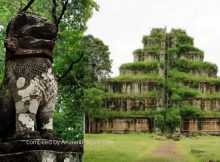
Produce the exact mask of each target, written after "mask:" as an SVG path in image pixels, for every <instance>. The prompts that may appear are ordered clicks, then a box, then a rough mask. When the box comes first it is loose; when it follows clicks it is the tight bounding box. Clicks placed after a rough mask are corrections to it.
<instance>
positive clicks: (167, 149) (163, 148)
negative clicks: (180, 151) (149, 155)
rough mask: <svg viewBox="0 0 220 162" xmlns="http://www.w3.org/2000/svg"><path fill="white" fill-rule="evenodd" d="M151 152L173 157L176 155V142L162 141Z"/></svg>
mask: <svg viewBox="0 0 220 162" xmlns="http://www.w3.org/2000/svg"><path fill="white" fill-rule="evenodd" d="M153 154H154V155H156V156H160V157H175V156H178V155H177V153H176V144H175V143H173V142H166V143H163V144H161V145H159V146H157V148H156V149H155V150H154V151H153Z"/></svg>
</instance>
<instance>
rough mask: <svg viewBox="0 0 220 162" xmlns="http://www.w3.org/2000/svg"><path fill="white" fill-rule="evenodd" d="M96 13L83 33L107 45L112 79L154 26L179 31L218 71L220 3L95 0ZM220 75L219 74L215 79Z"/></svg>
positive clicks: (209, 0)
mask: <svg viewBox="0 0 220 162" xmlns="http://www.w3.org/2000/svg"><path fill="white" fill-rule="evenodd" d="M96 2H97V3H98V5H99V11H98V12H94V14H93V16H92V18H91V19H90V20H89V22H88V24H87V25H88V30H87V32H86V34H92V35H94V36H95V37H97V38H100V39H101V40H102V41H103V42H104V43H105V44H106V45H108V46H109V50H110V52H111V55H110V58H111V59H112V60H113V62H112V74H111V76H118V75H119V70H118V68H119V67H120V65H121V64H123V63H128V62H133V54H132V52H133V51H134V50H135V49H138V48H142V47H143V44H142V42H141V41H142V38H143V36H144V35H147V34H149V33H150V30H151V29H152V28H155V27H161V28H164V27H165V26H166V27H167V30H168V31H170V30H171V29H172V28H181V29H184V30H186V32H187V33H188V34H189V35H190V36H192V37H193V38H194V44H195V46H196V47H198V48H199V49H201V50H203V51H204V52H205V57H204V61H208V62H212V63H215V64H217V66H218V68H219V69H220V57H219V56H220V0H96ZM219 75H220V72H218V76H219Z"/></svg>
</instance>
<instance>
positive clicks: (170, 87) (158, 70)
mask: <svg viewBox="0 0 220 162" xmlns="http://www.w3.org/2000/svg"><path fill="white" fill-rule="evenodd" d="M142 42H143V48H142V49H137V50H135V51H134V52H133V54H134V57H135V59H134V60H135V62H133V63H126V64H123V65H122V66H121V67H120V76H118V77H114V78H111V79H110V81H109V82H108V84H109V85H111V86H110V88H109V91H110V92H108V93H107V94H106V100H107V101H109V102H110V103H111V102H112V103H113V101H117V100H120V101H121V99H123V100H126V99H133V101H129V103H130V107H132V105H135V103H133V104H132V103H131V102H135V101H134V100H135V99H137V100H139V102H142V101H140V99H147V98H154V99H155V100H156V102H157V104H156V105H157V106H156V107H151V108H147V109H146V108H144V110H142V109H143V108H139V109H137V107H136V108H135V109H132V111H131V110H129V109H123V110H126V111H119V110H121V109H120V108H119V107H111V108H109V107H108V106H109V105H107V107H106V108H107V109H106V110H105V111H104V112H103V115H102V117H104V116H107V118H112V117H138V116H139V117H154V126H155V127H157V128H160V129H161V130H162V131H168V132H173V131H174V130H175V128H177V127H180V126H181V121H182V118H187V117H210V116H219V115H220V113H219V111H220V107H219V106H220V105H215V107H214V108H213V110H212V109H207V108H206V109H205V110H204V106H205V105H204V104H203V105H204V106H202V104H200V105H199V104H193V103H196V102H194V101H201V103H202V102H203V103H204V102H205V101H209V100H210V99H214V100H213V102H212V103H215V104H217V102H218V103H220V78H219V77H217V71H218V68H217V66H216V64H213V63H209V62H204V61H203V58H204V52H203V51H202V50H200V49H199V48H197V47H195V46H194V42H193V38H192V37H190V36H188V35H187V33H186V31H184V30H181V29H172V30H171V31H170V32H169V33H167V32H166V30H165V29H161V28H155V29H152V31H151V32H150V34H149V35H146V36H144V37H143V40H142ZM152 56H155V57H152ZM140 57H141V59H140ZM149 57H150V59H149ZM148 81H151V82H153V83H154V84H153V85H152V84H151V85H148V86H157V85H160V86H159V89H157V90H156V91H155V89H154V88H151V89H148V90H146V91H143V88H144V87H143V88H141V87H139V89H137V87H132V83H138V82H139V83H142V82H143V83H144V82H146V83H147V82H148ZM119 83H120V84H119ZM126 83H129V86H127V84H126ZM130 83H131V84H130ZM114 84H115V86H114ZM116 85H117V86H116ZM119 85H120V86H122V87H123V92H121V90H118V91H117V92H116V91H115V89H117V88H119V87H120V86H119ZM136 86H137V85H136ZM139 86H141V84H139ZM132 88H136V90H135V93H134V92H133V91H132ZM113 89H114V91H112V90H113ZM127 89H129V91H128V92H127V93H126V91H127ZM140 89H142V90H140ZM138 91H140V92H139V93H137V92H138ZM120 92H121V93H120ZM167 96H168V97H167ZM197 103H198V102H197ZM113 106H114V104H113ZM212 107H213V106H212ZM110 110H111V111H110Z"/></svg>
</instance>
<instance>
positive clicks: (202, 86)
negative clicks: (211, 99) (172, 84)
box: [183, 81, 220, 94]
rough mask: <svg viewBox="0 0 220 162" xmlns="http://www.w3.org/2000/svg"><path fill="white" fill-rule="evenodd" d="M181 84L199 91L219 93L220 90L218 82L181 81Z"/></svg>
mask: <svg viewBox="0 0 220 162" xmlns="http://www.w3.org/2000/svg"><path fill="white" fill-rule="evenodd" d="M183 84H184V85H185V86H187V87H189V88H194V89H196V90H198V91H199V92H201V93H209V94H211V93H219V92H220V84H214V83H212V84H211V83H208V82H197V83H193V82H189V81H183Z"/></svg>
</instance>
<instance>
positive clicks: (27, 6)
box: [20, 0, 34, 12]
mask: <svg viewBox="0 0 220 162" xmlns="http://www.w3.org/2000/svg"><path fill="white" fill-rule="evenodd" d="M33 2H34V0H30V1H29V2H28V4H27V5H26V6H25V7H24V8H23V9H22V10H21V11H20V12H25V11H27V10H28V8H29V7H31V5H32V3H33Z"/></svg>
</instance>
